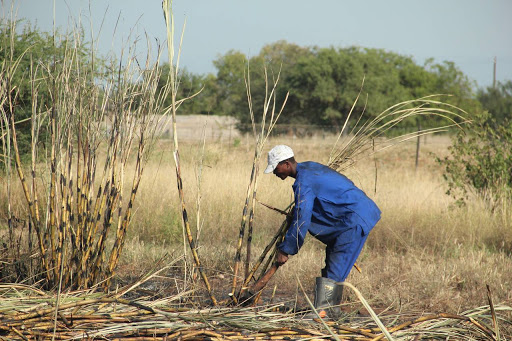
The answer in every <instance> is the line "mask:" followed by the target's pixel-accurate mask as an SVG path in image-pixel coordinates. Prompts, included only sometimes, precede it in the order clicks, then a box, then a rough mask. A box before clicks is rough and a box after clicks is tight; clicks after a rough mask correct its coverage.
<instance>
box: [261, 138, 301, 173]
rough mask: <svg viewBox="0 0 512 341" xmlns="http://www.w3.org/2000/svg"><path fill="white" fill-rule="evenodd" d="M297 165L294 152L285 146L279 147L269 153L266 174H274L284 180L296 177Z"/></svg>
mask: <svg viewBox="0 0 512 341" xmlns="http://www.w3.org/2000/svg"><path fill="white" fill-rule="evenodd" d="M296 165H297V162H296V161H295V158H294V154H293V150H292V149H291V148H290V147H288V146H285V145H277V146H275V147H274V148H272V149H271V150H270V151H269V152H268V166H267V168H266V169H265V171H264V173H265V174H268V173H274V174H275V175H276V176H278V177H279V178H281V179H282V180H284V179H286V178H287V177H288V176H291V177H295V174H296Z"/></svg>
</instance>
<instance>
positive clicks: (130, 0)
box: [2, 0, 512, 87]
mask: <svg viewBox="0 0 512 341" xmlns="http://www.w3.org/2000/svg"><path fill="white" fill-rule="evenodd" d="M12 2H14V8H16V9H17V17H18V18H26V19H28V20H30V21H31V22H32V23H35V24H36V25H37V27H38V28H39V29H41V30H45V31H51V30H52V27H53V20H54V17H55V22H56V25H57V26H60V27H62V28H66V27H69V26H68V25H69V24H70V23H72V22H73V21H75V22H76V20H77V19H78V18H81V20H82V22H84V23H86V24H87V26H89V25H90V23H92V27H93V30H94V32H95V33H96V34H98V32H99V31H100V27H101V31H100V32H99V34H98V35H99V38H98V39H99V40H98V41H99V45H98V47H99V50H100V53H103V54H107V53H109V52H110V53H111V52H113V53H115V54H119V53H120V51H121V48H122V46H123V44H124V43H126V41H133V39H135V38H138V39H139V41H140V42H141V44H139V47H138V48H139V49H140V50H144V49H145V48H146V38H145V37H146V35H147V36H148V37H150V39H151V41H152V42H155V41H157V40H158V41H160V42H161V43H162V44H165V39H166V28H165V22H164V17H163V12H162V4H161V0H110V1H109V0H67V1H64V0H8V1H3V3H4V8H3V9H2V11H3V12H5V11H6V10H7V9H8V7H9V6H10V4H11V3H12ZM54 3H55V16H54ZM6 7H7V9H6ZM173 12H174V17H175V20H176V31H177V32H178V33H181V28H182V25H183V23H184V22H185V19H186V27H185V31H184V39H183V46H182V53H181V59H180V65H181V66H185V67H186V69H187V70H188V71H190V72H193V73H198V74H206V73H215V72H216V69H215V67H214V66H213V63H212V62H213V60H215V59H217V58H218V57H219V56H221V55H223V54H225V53H226V52H228V51H229V50H238V51H240V52H242V53H245V54H246V55H247V56H249V57H251V56H254V55H257V54H258V53H259V51H260V49H261V48H262V47H263V46H264V45H266V44H269V43H273V42H276V41H278V40H286V41H287V42H289V43H295V44H297V45H300V46H318V47H336V48H344V47H349V46H359V47H363V48H365V47H368V48H380V49H385V50H387V51H391V52H396V53H399V54H402V55H407V56H410V57H412V58H413V59H414V60H415V61H416V62H417V63H418V64H420V65H423V63H424V61H425V60H426V59H427V58H434V61H435V62H443V61H452V62H454V63H455V64H456V65H457V66H458V67H459V68H460V69H461V70H462V71H463V72H464V73H465V74H466V75H467V76H468V77H469V78H470V79H471V80H473V81H475V82H476V85H477V86H478V87H487V86H490V85H492V81H493V61H494V58H495V57H496V61H497V66H496V79H497V81H501V82H503V81H506V80H512V20H510V16H511V14H512V1H511V0H492V1H488V0H487V1H484V0H430V1H425V0H386V1H383V0H364V1H356V0H352V1H345V0H316V1H312V0H253V1H248V0H174V1H173ZM102 23H103V24H102Z"/></svg>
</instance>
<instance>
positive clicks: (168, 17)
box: [162, 0, 217, 305]
mask: <svg viewBox="0 0 512 341" xmlns="http://www.w3.org/2000/svg"><path fill="white" fill-rule="evenodd" d="M162 8H163V11H164V18H165V23H166V27H167V52H168V59H169V79H168V81H169V82H170V83H169V85H170V88H171V91H170V96H171V107H170V110H171V116H172V127H173V135H174V136H173V137H174V138H173V144H174V164H175V166H176V182H177V186H178V194H179V197H180V203H181V212H182V223H183V227H184V231H185V233H186V237H187V239H188V243H189V246H190V250H191V252H192V256H193V259H194V262H195V265H196V268H197V270H198V271H199V274H200V275H201V278H202V279H203V282H204V284H205V286H206V290H207V291H208V294H209V296H210V299H211V300H212V304H213V305H217V300H216V298H215V296H214V295H213V292H212V289H211V287H210V283H209V281H208V278H207V276H206V273H205V272H204V269H203V268H202V266H201V262H200V260H199V255H198V252H197V248H196V245H195V241H194V238H193V237H192V232H191V230H190V224H189V221H188V215H187V210H186V207H185V197H184V193H183V182H182V178H181V168H180V158H179V147H178V131H177V129H176V109H177V103H176V93H177V90H178V82H177V81H176V77H177V75H178V62H179V53H178V62H177V65H176V66H175V65H174V18H173V14H172V0H163V3H162ZM181 38H182V39H183V34H182V36H181ZM180 47H181V43H180Z"/></svg>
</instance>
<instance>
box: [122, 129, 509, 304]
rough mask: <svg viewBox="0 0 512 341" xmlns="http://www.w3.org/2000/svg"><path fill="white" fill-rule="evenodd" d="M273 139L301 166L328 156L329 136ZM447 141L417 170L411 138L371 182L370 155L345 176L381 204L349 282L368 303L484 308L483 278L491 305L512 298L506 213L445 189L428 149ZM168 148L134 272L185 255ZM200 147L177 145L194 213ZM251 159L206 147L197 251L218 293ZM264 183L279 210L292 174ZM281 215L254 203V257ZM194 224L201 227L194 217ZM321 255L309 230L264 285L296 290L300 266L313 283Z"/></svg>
mask: <svg viewBox="0 0 512 341" xmlns="http://www.w3.org/2000/svg"><path fill="white" fill-rule="evenodd" d="M277 143H288V144H289V145H291V147H292V148H293V149H294V150H295V152H296V154H297V157H298V160H299V162H300V161H305V160H315V161H320V162H326V161H327V158H328V153H329V151H330V148H329V147H330V146H332V140H329V139H325V140H323V139H309V140H287V139H274V140H272V141H270V144H269V148H270V147H271V145H273V144H277ZM422 143H424V140H423V139H422ZM448 146H449V139H448V138H447V137H443V136H435V137H431V136H429V137H427V143H426V144H424V145H423V146H422V153H421V156H420V166H419V168H418V170H417V171H415V167H414V156H415V143H408V144H404V145H403V146H399V147H396V148H395V149H391V150H389V151H386V152H385V153H383V154H380V155H378V156H377V159H376V164H377V184H376V186H375V172H376V169H375V162H374V160H367V162H365V163H362V164H360V165H359V166H358V167H356V168H353V169H351V170H350V173H349V174H348V175H349V177H351V178H352V179H353V180H354V182H355V183H356V184H357V185H358V186H360V187H361V188H363V189H364V190H365V191H366V193H367V194H368V195H369V196H370V197H372V198H374V199H375V201H376V202H377V203H378V205H379V206H380V207H381V209H382V211H383V217H382V220H381V222H379V224H378V225H377V227H376V228H375V229H374V231H373V232H372V233H371V234H370V237H369V239H368V243H367V246H366V247H365V249H364V251H363V253H362V255H361V257H360V259H359V260H358V264H359V265H360V266H361V267H362V268H363V273H362V274H359V273H357V272H353V273H352V274H351V275H350V277H349V278H348V281H349V282H352V283H354V284H355V285H356V286H357V287H358V288H360V289H361V290H362V291H363V294H364V295H365V296H367V297H369V298H370V302H371V303H372V304H376V305H377V306H380V307H388V306H390V307H392V309H396V310H399V309H419V310H428V311H450V312H458V311H460V310H461V309H469V308H471V307H475V306H479V305H482V304H485V303H486V301H487V298H486V295H485V294H484V292H485V290H484V289H485V285H486V284H489V285H490V287H491V290H492V293H493V295H494V299H495V301H496V302H509V303H510V302H511V300H512V296H511V293H510V290H508V289H507V288H510V287H511V286H512V279H511V278H510V276H508V275H507V274H508V273H509V269H510V268H512V260H511V259H510V257H509V256H510V251H511V247H510V245H512V232H511V229H510V216H508V217H506V216H503V215H493V214H492V213H491V212H489V211H488V210H486V209H485V206H484V205H483V204H482V203H481V202H479V201H478V200H476V199H475V200H473V201H472V202H471V203H470V204H469V205H468V206H467V207H463V208H457V207H454V206H453V201H452V200H451V198H450V197H448V196H447V195H446V194H445V187H444V183H443V179H442V170H441V169H440V168H439V166H438V165H437V164H436V163H435V162H434V159H433V157H432V156H431V155H430V153H431V152H434V153H436V154H437V155H444V154H445V153H447V147H448ZM161 150H162V153H161V154H160V155H159V156H157V157H156V158H154V159H153V160H152V162H151V163H150V164H148V166H147V169H146V172H147V177H146V178H145V180H144V181H143V183H142V184H141V194H140V195H141V196H140V200H139V201H138V202H137V204H136V213H135V216H134V220H133V223H132V226H131V228H130V231H129V240H128V241H127V245H126V249H125V253H124V255H123V259H122V260H121V262H122V263H123V264H124V266H125V267H126V266H127V265H129V267H128V268H129V269H132V270H133V269H145V268H147V264H148V263H152V262H154V261H155V259H158V257H159V256H161V255H163V254H164V253H166V252H167V253H174V254H180V253H181V254H182V253H183V252H184V250H183V237H182V232H181V222H180V220H179V219H180V212H178V210H179V205H178V196H177V193H176V189H175V183H174V181H175V174H174V171H173V165H172V161H171V159H170V149H169V146H168V143H167V142H166V141H162V143H161ZM198 151H199V145H194V144H182V162H183V166H182V167H183V174H184V183H185V184H186V186H185V190H186V193H185V197H186V198H189V199H188V202H189V203H190V205H191V207H190V210H191V211H192V212H193V211H194V207H193V200H194V198H195V195H196V193H195V188H196V186H195V172H196V167H197V160H198V158H199V156H198ZM262 162H264V161H262ZM251 166H252V146H251V145H246V144H244V143H242V144H241V145H240V146H238V147H233V146H232V145H229V144H226V143H225V142H223V143H215V142H209V143H208V144H207V146H206V161H205V168H204V170H203V184H202V196H203V201H202V210H203V211H202V214H201V215H202V217H203V219H204V221H202V222H201V226H202V230H201V234H200V238H199V247H200V253H201V257H202V261H203V262H204V264H205V266H206V268H208V269H209V273H210V274H211V275H212V276H213V278H220V279H218V280H216V285H214V289H215V290H217V291H219V292H222V291H223V290H225V289H226V288H227V287H228V286H229V284H228V283H229V282H230V278H229V274H230V272H231V271H232V269H231V267H232V266H233V256H234V253H235V248H236V241H237V235H238V233H237V232H238V225H239V221H240V217H241V214H242V207H243V201H244V198H245V190H246V184H247V183H246V181H247V179H248V177H249V173H250V168H251ZM260 169H261V167H260ZM260 181H261V182H260V185H259V192H258V199H259V200H260V201H262V202H265V203H267V204H270V205H272V206H275V207H279V208H284V207H285V206H286V205H287V204H288V203H289V202H290V201H291V199H292V190H291V184H292V183H293V179H287V180H285V181H281V180H280V179H277V178H276V177H274V176H272V175H269V176H262V177H261V179H260ZM375 187H376V189H377V191H376V193H374V190H375ZM191 219H192V220H193V219H194V215H193V214H191ZM282 219H283V218H282V216H280V214H279V213H276V212H274V211H271V210H269V209H267V208H264V207H263V206H260V207H258V208H257V212H256V217H255V224H254V225H255V226H254V236H253V250H254V252H255V254H259V252H261V250H262V248H263V247H264V246H265V245H266V243H267V242H268V241H269V239H270V238H271V236H272V235H273V234H274V233H275V231H276V230H277V229H278V228H279V226H280V224H281V222H282ZM191 225H192V226H195V221H191ZM323 257H324V256H323V251H322V245H321V244H320V243H318V242H316V241H315V240H314V238H312V237H308V238H307V240H306V244H305V246H304V247H303V249H302V250H301V252H299V254H298V255H297V256H294V257H292V258H291V260H290V261H289V262H288V263H287V264H286V266H284V267H283V268H282V269H281V270H279V271H278V274H277V275H276V276H275V279H273V280H272V282H271V284H270V286H269V287H272V286H273V284H278V285H279V289H278V291H277V295H278V296H280V295H285V296H286V297H287V298H290V297H291V296H293V295H294V294H295V292H296V291H297V288H296V284H295V282H294V281H291V280H290V279H291V278H294V276H295V274H298V275H299V277H300V278H302V280H303V283H305V285H306V287H312V283H313V279H314V277H315V276H317V275H318V273H319V270H320V268H321V267H322V266H323ZM268 290H269V291H270V290H271V289H268ZM347 301H348V302H353V297H347Z"/></svg>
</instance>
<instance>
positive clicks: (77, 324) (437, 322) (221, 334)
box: [0, 284, 512, 340]
mask: <svg viewBox="0 0 512 341" xmlns="http://www.w3.org/2000/svg"><path fill="white" fill-rule="evenodd" d="M0 297H1V298H2V304H1V306H0V340H32V339H38V340H46V339H48V340H49V339H55V340H72V339H74V340H76V339H86V340H98V339H102V340H155V339H165V340H283V339H286V340H304V339H309V340H342V339H343V340H347V339H350V340H369V339H372V340H380V339H384V338H386V337H387V338H388V339H395V340H410V339H411V338H414V339H415V340H422V339H425V340H427V339H428V340H432V339H440V340H441V339H443V340H446V339H448V338H450V339H451V338H455V339H457V340H498V339H500V337H501V338H502V339H509V338H510V337H512V334H511V327H512V325H511V322H510V314H511V313H512V308H511V307H509V306H504V305H499V306H492V305H491V306H485V307H479V308H477V309H474V310H471V311H466V312H464V313H461V314H458V315H456V314H443V313H439V314H431V315H428V314H407V315H405V314H404V315H400V314H396V313H391V312H389V313H384V314H381V315H380V316H379V318H380V320H381V321H383V323H385V324H387V325H388V332H389V334H388V336H385V335H384V334H383V333H382V331H381V329H380V328H379V327H378V326H377V325H376V323H375V321H374V320H372V319H371V318H367V317H360V318H357V319H353V320H352V321H351V322H346V323H337V322H326V323H324V324H319V323H312V322H311V321H302V320H300V319H298V318H297V317H296V315H295V314H294V313H293V312H292V311H285V312H280V311H279V310H280V308H282V304H279V305H268V306H260V307H258V308H254V307H253V308H237V309H233V308H209V309H194V308H192V307H191V306H184V305H178V304H177V302H178V301H179V300H180V297H179V294H177V295H175V296H170V297H166V298H162V299H157V300H149V299H147V298H144V297H141V298H139V299H137V300H128V299H124V298H122V297H116V296H112V295H107V294H104V293H102V294H98V293H93V292H91V291H75V292H68V293H66V294H62V295H61V297H60V299H59V300H60V302H61V303H60V305H59V306H58V307H56V306H55V302H56V301H57V297H56V296H55V295H49V294H47V293H45V292H42V291H40V290H39V289H37V288H34V287H30V286H25V285H20V284H7V285H6V284H4V285H0Z"/></svg>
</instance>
